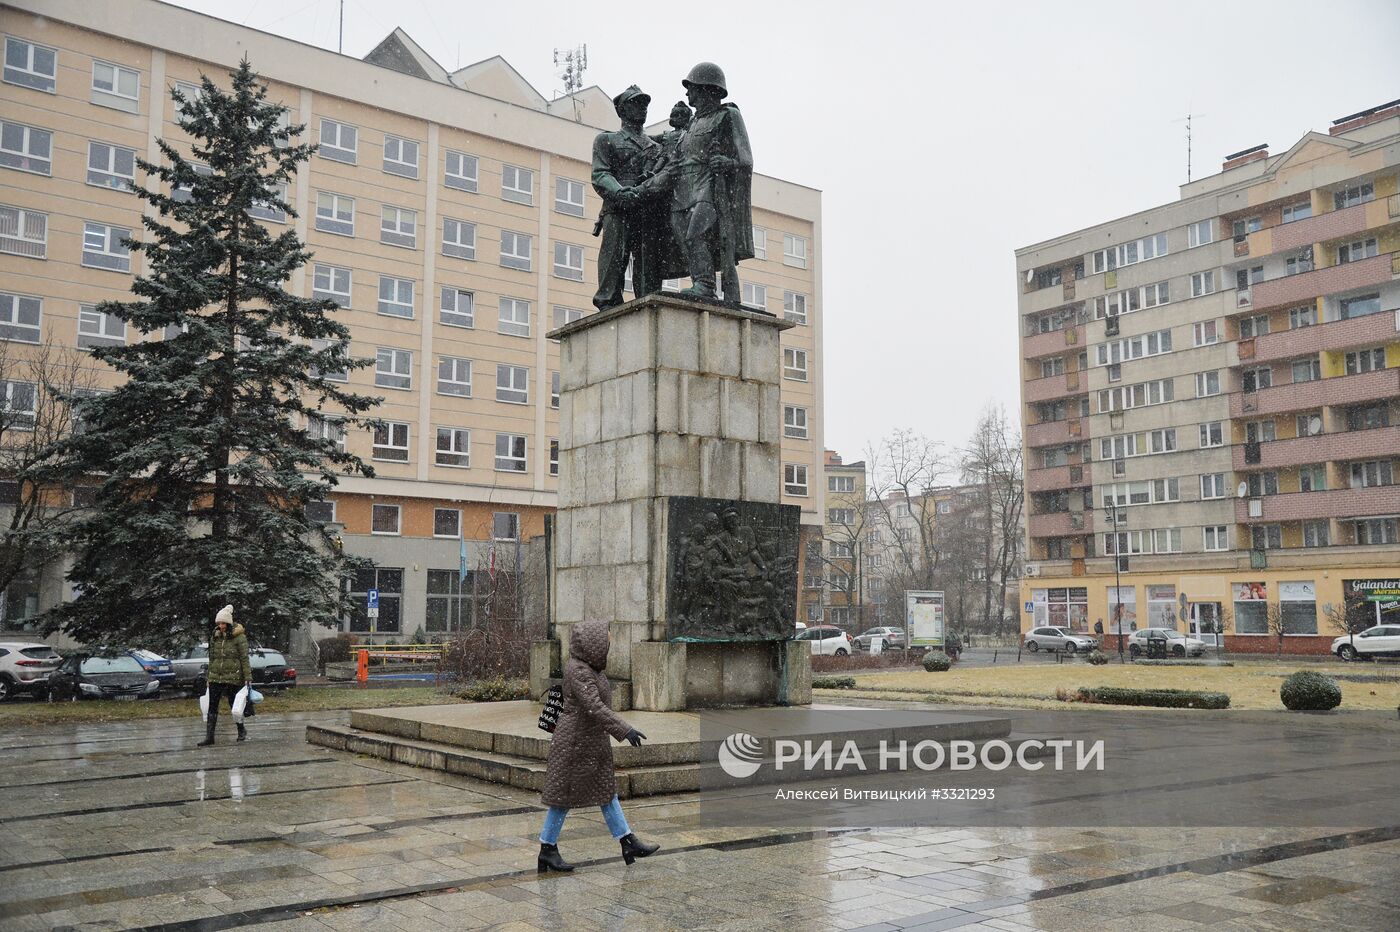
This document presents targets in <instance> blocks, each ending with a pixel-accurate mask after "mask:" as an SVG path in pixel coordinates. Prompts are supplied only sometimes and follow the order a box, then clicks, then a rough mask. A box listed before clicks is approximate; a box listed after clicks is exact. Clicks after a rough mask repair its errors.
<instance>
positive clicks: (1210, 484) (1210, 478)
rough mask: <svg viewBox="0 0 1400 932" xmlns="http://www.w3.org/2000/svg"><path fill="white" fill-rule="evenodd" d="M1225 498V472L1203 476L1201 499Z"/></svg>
mask: <svg viewBox="0 0 1400 932" xmlns="http://www.w3.org/2000/svg"><path fill="white" fill-rule="evenodd" d="M1224 497H1225V474H1224V473H1223V472H1212V473H1206V474H1205V475H1203V476H1201V498H1202V499H1208V498H1224Z"/></svg>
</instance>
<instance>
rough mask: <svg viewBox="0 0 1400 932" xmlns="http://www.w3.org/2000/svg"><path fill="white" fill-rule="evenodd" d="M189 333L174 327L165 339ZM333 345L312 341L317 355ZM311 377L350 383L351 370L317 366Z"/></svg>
mask: <svg viewBox="0 0 1400 932" xmlns="http://www.w3.org/2000/svg"><path fill="white" fill-rule="evenodd" d="M188 332H189V326H188V325H185V326H184V327H183V328H179V329H177V328H174V327H166V328H165V338H166V339H167V340H173V339H174V338H175V337H177V336H179V335H180V334H181V333H188ZM332 345H333V343H332V341H330V340H312V341H311V349H312V350H313V351H315V352H317V353H323V352H325V351H326V350H328V349H330V348H331V346H332ZM341 352H343V353H349V352H350V343H349V341H346V342H345V343H344V344H342V345H341ZM311 375H312V377H313V378H315V377H320V378H323V379H325V380H326V381H327V382H348V381H350V372H349V370H347V369H340V370H337V371H326V372H321V371H319V370H318V369H317V368H316V367H315V366H312V367H311Z"/></svg>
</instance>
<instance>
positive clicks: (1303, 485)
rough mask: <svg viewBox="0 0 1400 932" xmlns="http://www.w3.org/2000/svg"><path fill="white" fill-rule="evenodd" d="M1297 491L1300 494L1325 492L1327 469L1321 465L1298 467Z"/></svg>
mask: <svg viewBox="0 0 1400 932" xmlns="http://www.w3.org/2000/svg"><path fill="white" fill-rule="evenodd" d="M1298 490H1299V491H1300V492H1325V491H1327V467H1326V466H1323V465H1321V464H1315V465H1312V466H1299V467H1298Z"/></svg>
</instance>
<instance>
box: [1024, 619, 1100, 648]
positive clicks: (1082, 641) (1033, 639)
mask: <svg viewBox="0 0 1400 932" xmlns="http://www.w3.org/2000/svg"><path fill="white" fill-rule="evenodd" d="M1025 644H1026V650H1028V651H1030V652H1031V653H1032V654H1034V653H1035V652H1036V651H1038V650H1042V649H1044V650H1062V651H1064V652H1065V653H1067V654H1072V653H1074V652H1075V651H1081V650H1093V649H1094V648H1095V647H1098V646H1099V642H1098V641H1097V640H1095V639H1094V638H1093V637H1092V636H1090V635H1087V634H1081V633H1080V632H1078V631H1071V630H1070V629H1069V628H1057V627H1050V626H1048V625H1042V626H1041V627H1039V628H1032V629H1031V630H1029V631H1027V632H1026V637H1025Z"/></svg>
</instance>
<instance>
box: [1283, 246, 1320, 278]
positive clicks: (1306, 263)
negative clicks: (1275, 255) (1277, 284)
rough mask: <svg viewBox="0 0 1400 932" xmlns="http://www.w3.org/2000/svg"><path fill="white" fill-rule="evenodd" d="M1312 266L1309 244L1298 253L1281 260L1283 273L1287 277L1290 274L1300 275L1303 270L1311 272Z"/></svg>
mask: <svg viewBox="0 0 1400 932" xmlns="http://www.w3.org/2000/svg"><path fill="white" fill-rule="evenodd" d="M1312 267H1313V261H1312V247H1311V246H1309V247H1307V248H1306V249H1304V250H1303V251H1302V252H1300V253H1298V255H1296V256H1289V257H1288V258H1287V259H1285V260H1283V274H1284V276H1285V277H1288V276H1290V275H1302V274H1303V273H1304V272H1311V271H1312Z"/></svg>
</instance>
